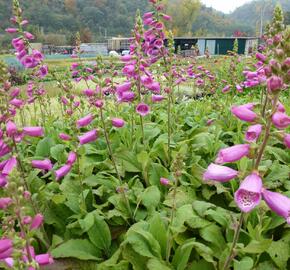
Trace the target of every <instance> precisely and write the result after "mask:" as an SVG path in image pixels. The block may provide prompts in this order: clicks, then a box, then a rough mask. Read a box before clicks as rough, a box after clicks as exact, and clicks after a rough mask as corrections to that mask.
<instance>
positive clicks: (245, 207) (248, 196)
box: [235, 173, 263, 213]
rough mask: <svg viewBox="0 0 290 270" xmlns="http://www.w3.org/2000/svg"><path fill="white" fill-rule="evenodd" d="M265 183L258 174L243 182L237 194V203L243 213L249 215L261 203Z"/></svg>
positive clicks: (248, 177) (251, 175) (253, 174)
mask: <svg viewBox="0 0 290 270" xmlns="http://www.w3.org/2000/svg"><path fill="white" fill-rule="evenodd" d="M262 187H263V182H262V179H261V177H260V176H259V175H258V174H257V173H252V174H250V175H249V176H247V177H246V178H245V179H244V181H242V182H241V184H240V187H239V189H238V190H237V191H236V192H235V201H236V203H237V205H238V207H239V208H240V209H241V211H242V212H245V213H248V212H250V211H251V210H253V209H254V208H255V207H256V206H257V205H259V204H260V201H261V197H262V195H261V193H262Z"/></svg>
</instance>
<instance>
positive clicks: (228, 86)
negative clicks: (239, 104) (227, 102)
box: [222, 85, 231, 93]
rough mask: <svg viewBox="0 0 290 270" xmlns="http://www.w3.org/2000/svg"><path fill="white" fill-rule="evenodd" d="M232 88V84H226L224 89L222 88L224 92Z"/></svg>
mask: <svg viewBox="0 0 290 270" xmlns="http://www.w3.org/2000/svg"><path fill="white" fill-rule="evenodd" d="M230 90H231V86H230V85H226V86H225V87H224V88H223V89H222V92H223V93H227V92H229V91H230Z"/></svg>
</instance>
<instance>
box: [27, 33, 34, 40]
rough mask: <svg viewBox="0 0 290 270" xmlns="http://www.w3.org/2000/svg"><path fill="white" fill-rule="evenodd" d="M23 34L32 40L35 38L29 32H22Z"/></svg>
mask: <svg viewBox="0 0 290 270" xmlns="http://www.w3.org/2000/svg"><path fill="white" fill-rule="evenodd" d="M24 36H25V37H26V38H27V39H29V40H33V39H34V38H35V37H34V35H32V34H31V33H29V32H24Z"/></svg>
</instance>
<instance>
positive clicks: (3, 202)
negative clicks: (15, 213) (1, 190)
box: [0, 197, 12, 209]
mask: <svg viewBox="0 0 290 270" xmlns="http://www.w3.org/2000/svg"><path fill="white" fill-rule="evenodd" d="M11 203H12V199H11V198H9V197H5V198H0V209H6V208H7V207H8V206H9V205H10V204H11Z"/></svg>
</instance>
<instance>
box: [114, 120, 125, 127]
mask: <svg viewBox="0 0 290 270" xmlns="http://www.w3.org/2000/svg"><path fill="white" fill-rule="evenodd" d="M112 125H113V126H114V127H117V128H121V127H123V126H124V125H125V121H124V120H123V119H121V118H112Z"/></svg>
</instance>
